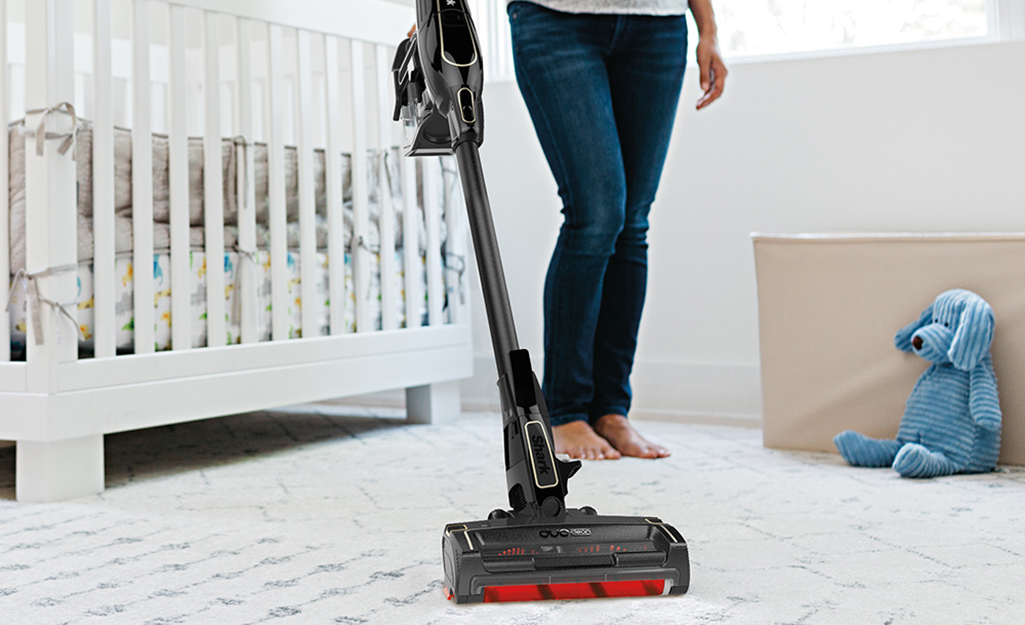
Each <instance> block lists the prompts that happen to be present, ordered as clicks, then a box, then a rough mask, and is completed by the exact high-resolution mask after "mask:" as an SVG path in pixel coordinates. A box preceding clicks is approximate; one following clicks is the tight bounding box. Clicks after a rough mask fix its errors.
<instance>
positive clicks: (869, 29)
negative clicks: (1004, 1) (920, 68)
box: [713, 0, 995, 56]
mask: <svg viewBox="0 0 1025 625" xmlns="http://www.w3.org/2000/svg"><path fill="white" fill-rule="evenodd" d="M992 5H993V2H988V1H987V0H817V1H816V0H713V6H714V7H715V10H716V17H717V20H716V21H717V23H718V26H719V45H720V47H721V48H722V51H723V54H724V55H726V56H751V55H764V54H780V53H789V52H803V51H812V50H833V49H841V48H857V47H865V46H879V45H892V44H904V43H916V42H926V41H937V40H944V39H960V38H967V37H979V38H981V37H986V36H987V35H989V34H990V32H989V31H990V19H989V13H990V12H992V11H993V9H994V8H995V7H994V6H992Z"/></svg>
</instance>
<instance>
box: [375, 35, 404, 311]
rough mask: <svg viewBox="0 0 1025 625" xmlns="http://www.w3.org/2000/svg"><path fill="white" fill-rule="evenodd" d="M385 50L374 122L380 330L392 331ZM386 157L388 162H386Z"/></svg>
mask: <svg viewBox="0 0 1025 625" xmlns="http://www.w3.org/2000/svg"><path fill="white" fill-rule="evenodd" d="M389 56H390V55H389V50H388V48H387V46H382V45H378V46H377V111H378V112H377V119H378V127H379V132H378V137H380V141H379V142H378V147H379V148H380V150H381V160H380V162H379V168H380V171H378V185H377V188H378V191H377V197H378V198H379V199H378V209H379V211H380V212H379V214H380V219H379V220H378V224H379V225H380V228H381V312H382V323H381V327H382V329H384V330H394V329H395V328H397V327H398V295H399V294H398V293H397V292H396V289H395V285H394V284H393V282H392V277H393V276H394V275H395V207H394V206H393V205H392V197H391V181H390V179H389V172H388V159H390V158H391V144H392V130H393V128H392V123H393V122H392V118H391V112H392V109H391V104H392V99H393V98H394V94H393V93H392V89H391V81H390V80H388V77H389V74H388V71H389V70H390V69H391V63H390V61H389V58H388V57H389ZM386 155H387V158H385V157H386Z"/></svg>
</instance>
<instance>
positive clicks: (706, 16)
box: [688, 0, 716, 37]
mask: <svg viewBox="0 0 1025 625" xmlns="http://www.w3.org/2000/svg"><path fill="white" fill-rule="evenodd" d="M688 4H689V5H690V13H691V15H693V16H694V23H695V24H697V26H698V35H699V36H701V37H706V36H708V37H715V36H716V27H715V12H714V11H713V10H712V0H690V1H689V3H688Z"/></svg>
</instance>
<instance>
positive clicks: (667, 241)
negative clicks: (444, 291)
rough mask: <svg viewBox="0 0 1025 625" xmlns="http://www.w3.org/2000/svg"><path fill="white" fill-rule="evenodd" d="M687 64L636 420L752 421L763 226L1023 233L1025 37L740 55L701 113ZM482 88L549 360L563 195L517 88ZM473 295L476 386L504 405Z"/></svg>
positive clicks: (518, 304) (524, 290)
mask: <svg viewBox="0 0 1025 625" xmlns="http://www.w3.org/2000/svg"><path fill="white" fill-rule="evenodd" d="M688 71H689V72H690V73H689V75H688V77H687V80H686V81H685V85H684V92H683V96H682V101H681V108H680V115H679V117H678V120H677V125H676V128H675V130H674V135H673V139H672V144H671V146H670V152H669V157H668V160H667V163H666V168H665V172H664V174H663V180H662V186H661V189H660V192H659V195H658V197H657V199H656V201H655V205H654V207H653V210H652V216H651V222H652V231H651V233H650V242H651V249H650V265H651V267H650V275H649V283H648V300H647V306H646V310H645V317H644V320H643V323H642V327H641V335H640V346H639V349H638V354H637V365H636V367H635V373H634V377H633V385H634V390H635V406H634V415H635V416H637V417H648V418H672V419H681V420H707V419H710V418H711V419H713V420H719V421H723V420H729V419H730V418H732V419H733V420H734V422H738V423H748V424H750V423H756V422H757V419H758V415H759V413H760V398H759V374H758V327H757V314H758V313H757V304H756V287H755V275H754V264H753V256H752V252H751V243H750V240H749V237H748V235H749V234H750V233H751V232H752V231H761V232H818V231H855V230H857V231H887V232H893V231H956V232H961V231H1022V230H1025V210H1023V209H1025V175H1023V174H1025V44H1022V43H1013V44H988V45H973V46H962V47H954V48H942V49H932V50H918V51H907V52H887V53H876V54H859V55H856V56H837V57H831V58H819V59H805V60H788V61H772V62H761V63H747V64H739V63H738V64H734V65H733V66H732V67H731V68H730V77H729V82H728V86H727V90H726V95H725V96H724V97H723V99H722V100H721V101H720V102H718V103H716V104H715V105H714V106H712V107H711V108H710V109H707V110H705V111H701V112H695V111H694V110H693V103H694V102H695V101H696V99H697V97H698V89H697V72H696V69H695V68H691V69H690V70H688ZM484 100H485V106H486V110H487V126H486V141H485V144H484V148H483V161H484V167H485V172H486V175H487V179H488V184H489V191H490V196H491V202H492V208H493V210H494V213H495V222H496V228H497V231H498V237H499V240H500V244H501V248H502V253H503V259H504V261H505V263H504V264H505V267H506V274H507V279H508V282H509V289H510V293H511V297H512V302H513V308H514V312H515V315H516V321H517V327H518V330H519V335H520V342H521V344H522V345H523V346H524V347H526V348H528V349H529V350H530V351H531V354H532V356H533V359H534V361H535V367H536V368H538V369H540V366H541V360H542V349H541V335H542V334H541V333H542V317H541V292H542V285H543V281H544V274H545V270H546V267H547V263H548V257H549V255H550V253H551V250H552V247H553V245H554V243H555V237H556V233H557V230H558V226H559V223H560V218H559V217H560V216H559V208H560V203H559V200H558V197H557V195H556V191H555V185H554V182H553V181H552V179H551V175H550V174H549V172H548V169H547V165H546V164H545V161H544V158H543V156H542V153H541V150H540V147H539V146H538V143H537V139H536V137H535V135H534V132H533V128H532V126H531V124H530V120H529V117H528V116H527V113H526V109H525V107H524V105H523V101H522V99H521V97H520V95H519V92H518V91H517V88H516V85H515V84H512V83H494V84H490V85H489V86H488V87H487V90H486V92H485V97H484ZM473 280H474V284H476V282H475V281H476V276H474V277H473ZM475 294H476V295H475V298H476V300H475V303H476V307H475V309H474V312H475V313H476V314H475V318H474V325H475V335H474V336H475V340H476V350H477V354H478V358H477V367H476V376H475V378H474V379H473V380H470V381H468V382H466V383H465V384H464V386H463V393H464V400H465V401H466V403H467V404H468V405H477V406H479V405H494V403H495V399H496V398H497V394H496V393H495V390H494V388H495V387H494V381H495V374H494V365H493V363H492V356H491V351H490V341H489V336H488V333H487V330H486V326H485V324H484V322H485V319H484V312H483V305H482V303H481V302H480V293H479V289H477V288H476V287H475ZM823 348H824V349H826V348H827V347H826V346H824V347H823Z"/></svg>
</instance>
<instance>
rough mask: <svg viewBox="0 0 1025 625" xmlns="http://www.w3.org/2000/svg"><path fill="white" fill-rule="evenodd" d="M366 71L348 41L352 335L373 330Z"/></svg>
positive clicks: (356, 44) (358, 44)
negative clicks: (350, 90) (354, 296)
mask: <svg viewBox="0 0 1025 625" xmlns="http://www.w3.org/2000/svg"><path fill="white" fill-rule="evenodd" d="M365 75H366V70H365V68H364V66H363V42H362V41H356V40H353V41H352V93H353V102H352V117H353V119H352V122H353V123H352V128H353V150H352V208H353V215H354V217H353V221H354V224H353V236H352V261H353V271H354V275H353V278H354V279H353V288H354V289H355V290H356V331H357V332H369V331H371V330H373V329H374V328H375V325H374V319H373V315H372V309H371V305H370V304H371V302H370V270H371V263H372V262H373V254H372V253H371V252H370V250H369V249H367V247H368V246H369V243H370V238H369V236H368V235H369V232H370V224H369V214H368V206H367V203H368V198H367V103H366V100H364V99H363V94H364V93H366V86H365V82H366V81H365Z"/></svg>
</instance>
